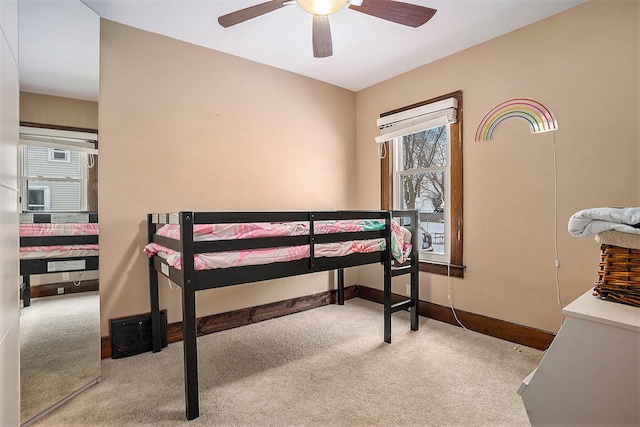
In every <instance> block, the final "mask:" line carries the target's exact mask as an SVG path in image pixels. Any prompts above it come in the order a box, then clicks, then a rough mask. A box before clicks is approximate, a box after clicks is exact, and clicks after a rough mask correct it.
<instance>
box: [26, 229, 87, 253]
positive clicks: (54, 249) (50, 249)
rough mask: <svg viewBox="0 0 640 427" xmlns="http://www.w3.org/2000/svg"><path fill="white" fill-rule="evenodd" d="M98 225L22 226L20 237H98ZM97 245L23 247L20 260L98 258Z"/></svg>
mask: <svg viewBox="0 0 640 427" xmlns="http://www.w3.org/2000/svg"><path fill="white" fill-rule="evenodd" d="M97 235H98V224H97V223H73V224H57V223H54V224H51V223H37V224H20V237H55V236H97ZM98 249H99V247H98V245H97V244H83V245H47V246H21V247H20V259H41V258H73V257H86V256H97V255H98V254H99V251H98Z"/></svg>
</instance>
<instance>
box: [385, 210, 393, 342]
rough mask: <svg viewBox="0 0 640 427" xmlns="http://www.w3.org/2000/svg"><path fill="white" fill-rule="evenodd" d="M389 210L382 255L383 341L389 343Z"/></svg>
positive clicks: (390, 259) (390, 311)
mask: <svg viewBox="0 0 640 427" xmlns="http://www.w3.org/2000/svg"><path fill="white" fill-rule="evenodd" d="M391 218H392V214H391V211H387V218H386V219H385V229H384V230H385V231H384V239H385V241H386V249H385V256H384V341H385V342H386V343H391V313H392V308H391V262H392V255H391Z"/></svg>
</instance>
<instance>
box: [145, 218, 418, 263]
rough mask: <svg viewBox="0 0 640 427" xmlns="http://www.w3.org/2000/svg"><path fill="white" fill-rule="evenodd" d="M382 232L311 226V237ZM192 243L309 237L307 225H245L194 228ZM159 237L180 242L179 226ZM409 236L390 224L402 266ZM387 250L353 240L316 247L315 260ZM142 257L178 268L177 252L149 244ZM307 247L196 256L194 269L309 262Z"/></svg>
mask: <svg viewBox="0 0 640 427" xmlns="http://www.w3.org/2000/svg"><path fill="white" fill-rule="evenodd" d="M382 229H384V221H380V220H366V221H355V220H347V221H323V222H316V223H314V233H316V234H330V233H342V232H354V231H371V230H382ZM193 233H194V241H207V240H229V239H247V238H259V237H273V236H299V235H306V234H309V225H308V224H307V223H248V224H196V225H194V226H193ZM157 234H158V235H161V236H165V237H169V238H173V239H179V235H180V228H179V226H178V225H165V226H163V227H161V228H160V229H159V230H158V231H157ZM410 241H411V233H410V232H409V231H408V230H406V229H405V228H403V227H401V226H400V225H398V224H397V223H396V222H395V221H392V223H391V245H392V247H391V250H392V254H393V256H394V258H395V259H396V260H398V261H399V262H401V263H402V262H405V261H406V260H407V258H408V256H409V254H410V252H411V243H410ZM385 249H386V243H385V240H384V239H381V238H380V239H371V240H354V241H348V242H337V243H327V244H316V245H315V247H314V256H315V257H339V256H345V255H349V254H352V253H368V252H377V251H383V250H385ZM144 251H145V253H146V254H147V255H148V256H149V257H152V256H154V255H156V254H157V255H159V256H160V257H162V258H163V259H165V261H166V262H167V264H169V265H171V266H173V267H175V268H178V269H179V268H181V266H182V259H181V254H180V252H176V251H174V250H171V249H168V248H165V247H162V246H160V245H158V244H156V243H149V244H148V245H147V246H145V248H144ZM309 256H310V254H309V246H308V245H301V246H291V247H282V248H266V249H254V250H243V251H231V252H215V253H203V254H196V255H195V257H194V268H195V269H196V270H208V269H213V268H229V267H239V266H244V265H261V264H269V263H272V262H286V261H294V260H298V259H304V258H309Z"/></svg>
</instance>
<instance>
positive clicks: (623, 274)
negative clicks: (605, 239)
mask: <svg viewBox="0 0 640 427" xmlns="http://www.w3.org/2000/svg"><path fill="white" fill-rule="evenodd" d="M594 295H596V296H599V297H602V298H606V299H608V300H612V301H616V302H620V303H623V304H629V305H633V306H635V307H640V250H639V249H628V248H621V247H619V246H612V245H602V246H601V247H600V266H599V268H598V281H597V282H596V283H595V288H594Z"/></svg>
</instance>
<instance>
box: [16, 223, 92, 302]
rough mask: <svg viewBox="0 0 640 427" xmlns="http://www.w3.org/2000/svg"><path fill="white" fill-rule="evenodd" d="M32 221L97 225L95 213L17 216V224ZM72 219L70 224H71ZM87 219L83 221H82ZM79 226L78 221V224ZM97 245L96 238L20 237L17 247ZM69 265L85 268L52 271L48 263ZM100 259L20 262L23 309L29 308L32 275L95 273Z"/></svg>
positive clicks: (45, 259)
mask: <svg viewBox="0 0 640 427" xmlns="http://www.w3.org/2000/svg"><path fill="white" fill-rule="evenodd" d="M25 215H26V216H29V218H32V221H29V222H33V223H47V224H50V223H52V219H53V223H56V222H57V221H56V218H60V217H65V218H66V219H65V221H61V222H66V223H69V222H73V220H72V218H74V217H77V218H82V219H83V222H90V223H97V222H98V212H96V211H83V212H24V213H22V214H20V222H21V223H24V222H23V221H24V217H25ZM70 219H71V220H70ZM85 219H86V221H84V220H85ZM77 222H80V221H77ZM87 244H98V236H97V235H91V236H36V237H27V236H25V237H22V236H21V237H20V247H26V246H53V245H87ZM68 261H83V262H84V268H82V269H78V268H71V269H60V268H56V269H55V270H54V271H51V268H50V266H51V265H52V264H50V263H60V262H68ZM98 268H99V259H98V256H97V255H94V256H81V257H61V258H34V259H21V260H20V275H21V276H22V283H20V291H21V292H22V303H23V307H29V306H30V305H31V277H30V276H32V275H34V274H51V273H70V272H79V271H92V270H98Z"/></svg>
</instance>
